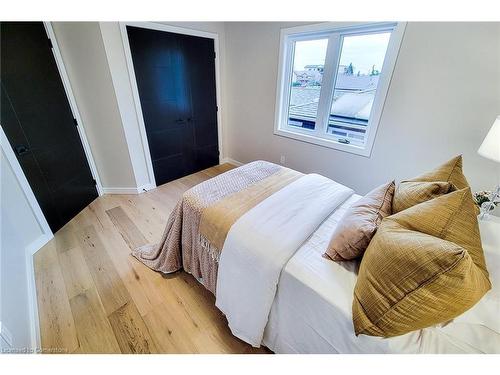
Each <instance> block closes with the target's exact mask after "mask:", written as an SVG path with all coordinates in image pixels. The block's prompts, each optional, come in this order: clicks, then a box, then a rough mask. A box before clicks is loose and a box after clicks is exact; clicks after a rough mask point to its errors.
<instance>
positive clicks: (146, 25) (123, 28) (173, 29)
mask: <svg viewBox="0 0 500 375" xmlns="http://www.w3.org/2000/svg"><path fill="white" fill-rule="evenodd" d="M127 26H134V27H141V28H143V29H150V30H157V31H166V32H170V33H176V34H183V35H192V36H199V37H203V38H209V39H213V40H214V49H215V91H216V94H215V95H216V100H217V108H218V111H217V133H218V134H217V137H218V140H217V142H218V143H219V163H220V161H221V160H222V158H223V155H224V152H223V144H222V139H223V137H222V129H223V127H222V115H221V114H222V104H221V103H222V101H221V94H220V88H221V84H220V63H219V61H220V52H219V34H217V33H210V32H207V31H201V30H195V29H189V28H185V27H179V26H171V25H164V24H159V23H155V22H120V32H121V36H122V42H123V50H124V52H125V59H126V61H127V70H128V74H129V78H130V85H131V87H132V96H133V98H134V104H135V110H136V112H137V119H138V122H139V130H140V134H141V142H142V149H143V152H144V157H145V159H146V164H147V167H148V174H149V177H150V183H151V185H152V187H156V186H157V185H156V179H155V175H154V170H153V163H152V161H151V152H150V150H149V144H148V138H147V135H146V126H145V123H144V116H143V114H142V107H141V101H140V98H139V89H138V88H137V79H136V77H135V70H134V62H133V61H132V53H131V51H130V44H129V40H128V35H127Z"/></svg>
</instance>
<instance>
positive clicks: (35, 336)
mask: <svg viewBox="0 0 500 375" xmlns="http://www.w3.org/2000/svg"><path fill="white" fill-rule="evenodd" d="M51 239H52V236H49V235H42V236H40V237H39V238H37V239H36V240H35V241H33V242H32V243H31V244H29V245H28V246H27V247H26V250H25V258H26V276H27V278H28V284H27V285H28V304H29V305H28V308H29V316H30V331H31V348H32V349H33V352H35V353H36V350H37V349H38V348H41V345H42V340H41V338H40V319H39V315H38V298H37V294H36V281H35V263H34V256H35V254H36V252H37V251H38V250H40V249H41V248H42V247H43V246H44V245H45V244H46V243H47V242H49V241H50V240H51Z"/></svg>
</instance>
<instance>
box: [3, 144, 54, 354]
mask: <svg viewBox="0 0 500 375" xmlns="http://www.w3.org/2000/svg"><path fill="white" fill-rule="evenodd" d="M3 147H4V145H3V144H2V149H1V151H0V159H1V160H0V206H1V219H0V220H1V221H0V224H1V225H0V227H1V232H0V321H1V322H2V326H4V327H7V329H8V330H9V331H10V334H11V335H12V338H13V347H16V348H31V346H32V343H33V342H32V339H33V337H32V328H33V327H32V324H34V322H33V320H32V312H31V310H30V308H31V306H30V303H31V302H32V300H31V299H30V298H31V297H32V296H33V294H32V292H33V290H32V289H30V287H29V282H28V280H29V279H30V276H31V270H30V269H28V264H29V263H30V262H29V261H28V259H26V257H27V256H28V254H27V249H29V247H30V246H31V245H32V244H33V243H36V242H37V241H38V240H39V239H40V237H42V236H43V234H44V232H43V229H42V227H41V226H40V225H39V224H38V221H37V219H36V217H35V215H34V213H33V211H32V209H31V206H30V205H29V203H28V200H27V198H26V196H25V194H24V192H23V190H22V188H21V186H20V184H19V182H18V180H17V178H16V176H15V174H14V172H13V169H12V168H11V166H10V164H9V163H8V161H7V158H6V155H5V152H4V149H3Z"/></svg>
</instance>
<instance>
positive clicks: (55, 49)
mask: <svg viewBox="0 0 500 375" xmlns="http://www.w3.org/2000/svg"><path fill="white" fill-rule="evenodd" d="M43 25H44V27H45V32H46V33H47V37H48V38H49V39H50V40H51V41H52V53H53V55H54V59H55V60H56V65H57V70H58V71H59V76H60V77H61V80H62V82H63V86H64V91H65V92H66V97H67V98H68V102H69V106H70V108H71V112H72V113H73V117H74V118H75V119H76V122H77V126H76V129H77V131H78V135H79V136H80V140H81V142H82V145H83V151H84V152H85V156H86V157H87V161H88V163H89V167H90V173H92V177H93V178H94V180H95V181H96V188H97V194H99V195H102V194H103V191H102V183H101V178H100V176H99V172H98V170H97V165H96V163H95V160H94V156H93V155H92V149H91V148H90V144H89V141H88V139H87V134H86V133H85V129H84V125H83V121H82V117H81V116H80V112H79V111H78V106H77V104H76V99H75V95H74V94H73V89H72V88H71V82H70V81H69V78H68V73H67V72H66V67H65V66H64V60H63V58H62V55H61V50H60V49H59V45H58V44H57V38H56V34H55V33H54V30H53V28H52V23H51V22H44V23H43Z"/></svg>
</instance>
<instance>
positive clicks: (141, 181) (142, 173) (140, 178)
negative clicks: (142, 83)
mask: <svg viewBox="0 0 500 375" xmlns="http://www.w3.org/2000/svg"><path fill="white" fill-rule="evenodd" d="M162 23H164V24H167V25H173V26H179V27H185V28H190V29H195V30H200V31H208V32H212V33H216V34H218V35H219V44H220V49H219V54H220V56H219V59H220V68H221V72H224V64H225V48H224V45H225V41H224V37H225V35H224V24H223V23H222V22H172V23H167V22H162ZM100 30H101V35H102V40H103V41H104V46H105V53H106V56H107V61H108V64H109V69H110V71H111V77H112V81H113V86H114V90H115V96H116V98H117V100H118V108H119V112H120V114H121V120H122V123H123V128H124V129H125V133H126V139H127V144H128V147H129V150H130V156H131V160H132V169H133V173H134V174H135V178H136V185H137V187H138V188H139V189H141V187H143V186H147V185H148V184H149V183H150V181H151V180H150V176H149V174H148V168H147V164H146V159H145V157H144V152H143V145H142V141H141V136H140V130H139V122H138V117H137V113H136V111H135V106H134V99H133V95H132V87H131V84H130V79H129V75H128V70H127V63H126V60H125V52H124V49H123V43H122V36H121V33H120V26H119V24H118V22H100ZM224 86H225V79H224V76H223V75H221V92H222V93H224V91H225V90H224ZM222 95H224V94H222ZM221 99H222V100H221V101H222V103H219V106H220V108H221V110H222V115H221V116H222V118H223V119H224V117H225V116H224V104H223V103H224V96H222V98H221ZM222 143H223V145H222V147H223V149H224V144H225V134H224V133H223V134H222ZM221 156H222V157H223V156H224V155H221Z"/></svg>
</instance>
